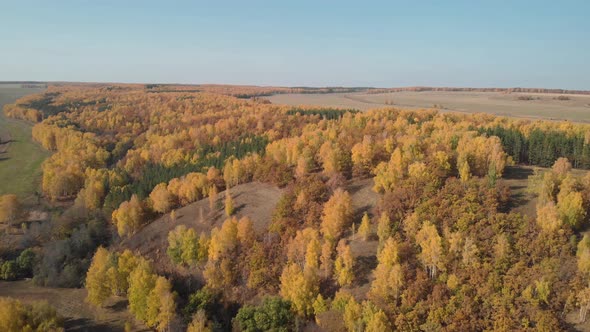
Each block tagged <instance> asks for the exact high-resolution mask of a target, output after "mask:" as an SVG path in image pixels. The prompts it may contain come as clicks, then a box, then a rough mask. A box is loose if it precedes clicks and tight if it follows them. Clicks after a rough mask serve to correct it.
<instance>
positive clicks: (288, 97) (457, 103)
mask: <svg viewBox="0 0 590 332" xmlns="http://www.w3.org/2000/svg"><path fill="white" fill-rule="evenodd" d="M523 96H530V97H531V100H519V97H523ZM559 96H560V95H557V94H549V93H526V94H524V93H501V92H447V91H423V92H410V91H404V92H391V93H381V94H366V93H330V94H283V95H275V96H271V97H268V99H269V100H270V101H271V102H273V103H275V104H286V105H301V104H305V105H320V106H332V107H344V108H356V109H360V110H368V109H374V108H382V107H392V106H393V107H400V108H406V109H424V108H437V109H441V110H443V111H453V112H465V113H490V114H495V115H501V116H510V117H519V118H531V119H547V120H570V121H576V122H590V96H587V95H568V97H569V100H560V98H558V97H559ZM435 105H436V107H435Z"/></svg>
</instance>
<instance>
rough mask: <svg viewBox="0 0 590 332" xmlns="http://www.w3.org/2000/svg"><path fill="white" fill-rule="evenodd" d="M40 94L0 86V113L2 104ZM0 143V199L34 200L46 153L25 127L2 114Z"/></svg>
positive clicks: (47, 154) (23, 124)
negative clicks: (3, 197)
mask: <svg viewBox="0 0 590 332" xmlns="http://www.w3.org/2000/svg"><path fill="white" fill-rule="evenodd" d="M39 91H41V89H29V88H16V87H7V86H5V85H0V110H1V109H2V108H3V107H4V105H5V104H8V103H12V102H14V101H15V100H16V99H18V98H20V97H22V96H24V95H27V94H31V93H36V92H39ZM0 139H1V140H2V142H3V144H0V195H3V194H8V193H12V194H17V195H18V196H19V197H20V198H21V199H23V200H25V201H27V200H31V199H33V198H34V192H35V191H36V190H37V188H38V186H39V180H40V176H41V163H42V162H43V160H45V158H47V156H49V152H47V151H46V150H44V149H43V148H42V147H41V146H40V145H38V144H37V143H35V142H33V140H32V137H31V126H30V125H29V124H28V123H26V122H24V121H20V120H14V119H8V118H6V117H5V116H4V113H3V112H1V111H0Z"/></svg>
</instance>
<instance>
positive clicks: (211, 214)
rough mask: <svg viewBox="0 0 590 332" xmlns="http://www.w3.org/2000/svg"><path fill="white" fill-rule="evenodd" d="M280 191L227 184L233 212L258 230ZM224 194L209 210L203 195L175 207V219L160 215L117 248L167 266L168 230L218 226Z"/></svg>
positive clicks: (267, 219) (262, 185)
mask: <svg viewBox="0 0 590 332" xmlns="http://www.w3.org/2000/svg"><path fill="white" fill-rule="evenodd" d="M281 192H282V191H281V189H279V188H277V187H275V186H273V185H270V184H266V183H260V182H253V183H247V184H241V185H238V186H235V187H233V188H231V195H232V198H233V200H234V210H235V216H236V217H237V218H241V217H248V218H250V219H251V220H252V222H253V223H254V229H255V230H256V231H257V232H262V230H264V229H265V227H266V226H267V225H268V224H269V222H270V220H271V217H272V212H273V210H274V207H275V205H276V203H277V202H278V200H279V198H280V196H281ZM225 194H226V191H223V192H221V193H219V196H218V198H217V204H216V206H215V207H214V209H213V210H211V209H210V208H209V199H208V198H206V199H202V200H200V201H197V202H194V203H192V204H189V205H187V206H185V207H182V208H180V209H178V210H176V220H175V221H172V220H171V219H170V214H165V215H163V216H161V217H160V218H158V219H156V220H155V221H153V222H151V223H150V224H148V225H146V226H145V227H144V228H142V229H141V230H139V231H138V232H137V233H136V234H134V235H133V236H131V237H130V238H129V239H126V240H124V241H122V243H121V245H120V246H121V247H120V249H121V250H124V249H131V250H132V251H137V252H139V253H141V254H142V255H143V256H145V257H149V258H151V259H152V260H153V261H154V263H155V265H156V266H157V267H158V268H163V267H165V266H168V265H169V261H168V257H167V256H166V248H167V246H168V238H167V237H168V233H169V232H170V231H171V230H173V229H174V228H175V227H176V226H178V225H185V226H187V227H192V228H194V229H195V230H196V231H197V233H201V232H210V231H211V229H213V228H214V227H221V225H222V224H223V222H224V221H225V220H226V219H227V216H226V215H225V212H224V206H223V202H224V199H225Z"/></svg>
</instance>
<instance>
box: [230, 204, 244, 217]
mask: <svg viewBox="0 0 590 332" xmlns="http://www.w3.org/2000/svg"><path fill="white" fill-rule="evenodd" d="M245 207H246V204H240V205H238V206H236V207H235V208H234V213H233V214H234V215H235V214H236V213H238V212H240V211H242V210H243V209H244V208H245Z"/></svg>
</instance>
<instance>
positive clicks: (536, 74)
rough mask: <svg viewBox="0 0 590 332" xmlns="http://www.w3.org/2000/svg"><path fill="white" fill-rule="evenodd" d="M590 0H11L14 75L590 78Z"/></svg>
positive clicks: (3, 29) (454, 80)
mask: <svg viewBox="0 0 590 332" xmlns="http://www.w3.org/2000/svg"><path fill="white" fill-rule="evenodd" d="M589 13H590V1H517V0H514V1H498V0H496V1H483V0H482V1H476V0H469V1H442V0H441V1H354V2H352V1H322V0H315V1H306V0H297V1H270V0H269V1H255V0H251V1H214V0H208V1H164V0H162V1H131V0H129V1H125V0H117V1H114V0H92V1H85V0H76V1H74V0H71V1H65V0H61V1H60V0H54V1H48V0H37V1H31V0H29V1H25V0H13V1H9V0H0V33H1V36H2V38H1V39H0V80H49V81H105V82H144V83H145V82H160V83H173V82H176V83H231V84H257V85H287V86H295V85H307V86H327V85H330V86H379V87H393V86H410V85H432V86H476V87H482V86H498V87H512V86H523V87H547V88H569V89H590V18H589V15H588V14H589Z"/></svg>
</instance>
